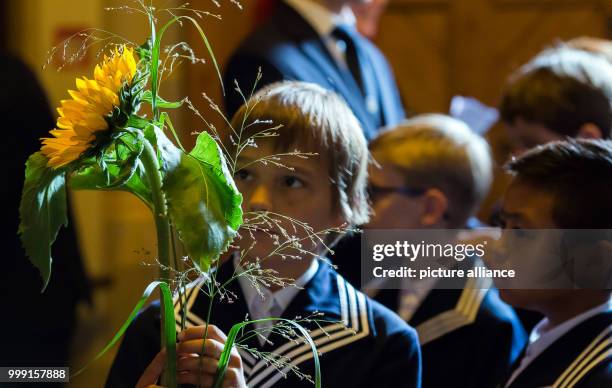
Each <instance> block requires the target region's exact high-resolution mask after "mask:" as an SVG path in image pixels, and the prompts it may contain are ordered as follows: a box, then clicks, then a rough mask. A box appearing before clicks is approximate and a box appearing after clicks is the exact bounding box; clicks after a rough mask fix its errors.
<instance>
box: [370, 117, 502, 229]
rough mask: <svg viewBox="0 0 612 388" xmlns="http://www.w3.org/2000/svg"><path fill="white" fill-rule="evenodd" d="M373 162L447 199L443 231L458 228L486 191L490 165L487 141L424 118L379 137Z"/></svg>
mask: <svg viewBox="0 0 612 388" xmlns="http://www.w3.org/2000/svg"><path fill="white" fill-rule="evenodd" d="M370 150H371V152H372V154H373V155H374V158H375V159H376V160H377V161H378V162H381V163H390V164H392V165H394V166H396V167H397V168H398V169H399V170H400V171H402V172H403V175H404V177H405V183H406V185H407V186H409V187H413V188H421V189H428V188H438V189H439V190H441V191H442V192H443V193H444V194H445V195H446V197H447V198H448V202H449V206H448V217H449V220H448V221H449V226H451V227H463V226H464V224H465V222H466V221H467V219H468V218H469V217H470V216H471V215H472V214H473V213H474V212H475V211H476V209H477V208H478V206H479V205H480V203H481V202H482V200H483V199H484V197H485V196H486V194H487V193H488V191H489V187H490V185H491V180H492V175H493V172H492V160H491V154H490V150H489V146H488V144H487V142H486V141H485V140H484V139H483V138H482V137H480V136H478V135H477V134H475V133H474V132H472V131H471V130H470V128H469V127H468V126H467V125H466V124H465V123H463V122H462V121H459V120H456V119H454V118H452V117H449V116H446V115H441V114H424V115H419V116H416V117H414V118H412V119H410V120H406V121H404V122H403V123H402V124H400V125H399V126H397V127H395V128H390V129H387V130H384V131H383V132H381V133H380V134H379V135H378V137H376V138H375V139H374V140H373V141H372V143H371V144H370Z"/></svg>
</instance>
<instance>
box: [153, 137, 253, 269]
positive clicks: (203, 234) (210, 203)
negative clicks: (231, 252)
mask: <svg viewBox="0 0 612 388" xmlns="http://www.w3.org/2000/svg"><path fill="white" fill-rule="evenodd" d="M157 142H158V148H159V150H160V153H161V156H162V171H163V185H164V186H163V190H164V192H165V194H166V199H167V202H168V210H169V212H170V217H171V219H172V222H173V224H174V226H175V227H176V229H177V231H178V235H179V238H180V239H181V241H182V242H183V244H184V245H185V248H186V250H187V253H188V254H189V256H190V258H191V260H192V261H193V262H194V264H195V265H197V266H198V267H199V268H200V269H201V270H202V271H206V270H207V269H208V268H209V267H210V264H211V263H212V262H213V261H214V260H216V259H217V258H218V257H219V255H220V254H221V253H223V252H224V251H225V249H227V246H228V245H229V243H230V242H231V241H232V239H233V238H234V237H235V235H236V231H237V229H238V228H239V227H240V225H241V224H242V210H241V208H240V205H241V203H242V196H241V195H240V193H239V192H238V189H237V188H236V186H235V185H234V181H233V179H232V177H231V176H230V174H229V171H228V169H227V167H226V165H225V161H224V159H223V156H222V154H221V150H220V149H219V147H218V146H217V143H216V142H215V141H214V139H213V138H212V137H210V135H208V134H207V133H202V134H200V135H199V136H198V140H197V143H196V146H195V148H194V149H193V150H192V151H191V153H190V154H185V153H184V152H182V151H181V150H180V149H178V148H176V147H175V146H174V144H172V143H171V142H170V140H168V138H167V137H166V136H165V135H164V133H163V132H161V131H160V130H159V129H157Z"/></svg>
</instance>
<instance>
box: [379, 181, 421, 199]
mask: <svg viewBox="0 0 612 388" xmlns="http://www.w3.org/2000/svg"><path fill="white" fill-rule="evenodd" d="M426 191H427V190H426V189H422V188H415V187H406V186H402V187H381V186H376V185H373V184H370V185H369V186H368V195H369V196H370V199H374V198H380V197H381V196H383V195H388V194H401V195H405V196H408V197H420V196H421V195H423V194H425V192H426Z"/></svg>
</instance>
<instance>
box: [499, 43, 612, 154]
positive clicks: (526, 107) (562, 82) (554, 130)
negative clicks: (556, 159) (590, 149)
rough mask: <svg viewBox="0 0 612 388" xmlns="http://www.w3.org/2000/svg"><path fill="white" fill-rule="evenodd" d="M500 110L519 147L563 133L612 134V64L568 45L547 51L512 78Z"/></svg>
mask: <svg viewBox="0 0 612 388" xmlns="http://www.w3.org/2000/svg"><path fill="white" fill-rule="evenodd" d="M499 109H500V115H501V118H502V120H503V121H504V124H505V125H506V127H507V129H508V132H509V134H510V136H511V139H512V140H513V142H514V143H515V144H514V145H515V147H516V151H517V152H518V153H520V152H523V151H525V150H527V149H529V148H532V147H535V146H536V145H539V144H544V143H547V142H549V141H554V140H561V139H563V138H564V137H568V136H569V137H579V138H587V139H601V138H604V139H605V138H609V137H610V126H611V125H612V65H611V64H610V63H609V62H608V61H607V60H606V59H605V58H604V57H603V56H600V55H596V54H592V53H589V52H586V51H583V50H579V49H573V48H569V47H565V46H560V47H556V48H551V49H548V50H545V51H543V52H542V53H540V54H538V55H537V56H536V57H535V58H533V59H532V60H531V61H530V62H528V63H527V64H525V65H524V66H522V67H521V68H520V69H519V70H518V71H516V72H515V73H514V74H513V75H512V76H511V77H510V81H509V83H508V86H507V87H506V90H505V92H504V94H503V97H502V101H501V104H500V107H499Z"/></svg>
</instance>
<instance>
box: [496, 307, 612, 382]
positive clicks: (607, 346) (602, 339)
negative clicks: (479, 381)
mask: <svg viewBox="0 0 612 388" xmlns="http://www.w3.org/2000/svg"><path fill="white" fill-rule="evenodd" d="M519 365H520V360H517V361H516V364H515V369H516V367H518V366H519ZM511 375H512V373H508V375H507V377H508V378H507V379H506V381H507V380H508V379H509V378H510V376H511ZM506 385H507V383H506V382H502V383H501V384H500V385H499V387H505V386H506ZM544 386H546V387H549V386H553V387H559V388H562V387H564V388H565V387H566V388H574V387H575V388H603V387H612V311H608V312H605V313H601V314H597V315H595V316H594V317H591V318H589V319H587V320H586V321H584V322H582V323H580V324H579V325H578V326H576V327H574V328H573V329H571V330H570V331H569V332H567V333H565V334H564V335H563V336H562V337H561V338H559V339H558V340H556V341H555V342H553V343H552V344H551V345H550V346H549V347H548V348H546V349H545V350H544V351H543V352H542V353H541V354H540V355H538V356H537V357H536V358H535V359H534V360H533V361H532V362H531V363H530V364H529V365H527V367H526V368H525V369H524V370H523V371H522V372H521V373H520V374H519V375H518V376H517V377H516V379H514V380H513V381H512V384H510V385H509V388H536V387H544Z"/></svg>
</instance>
